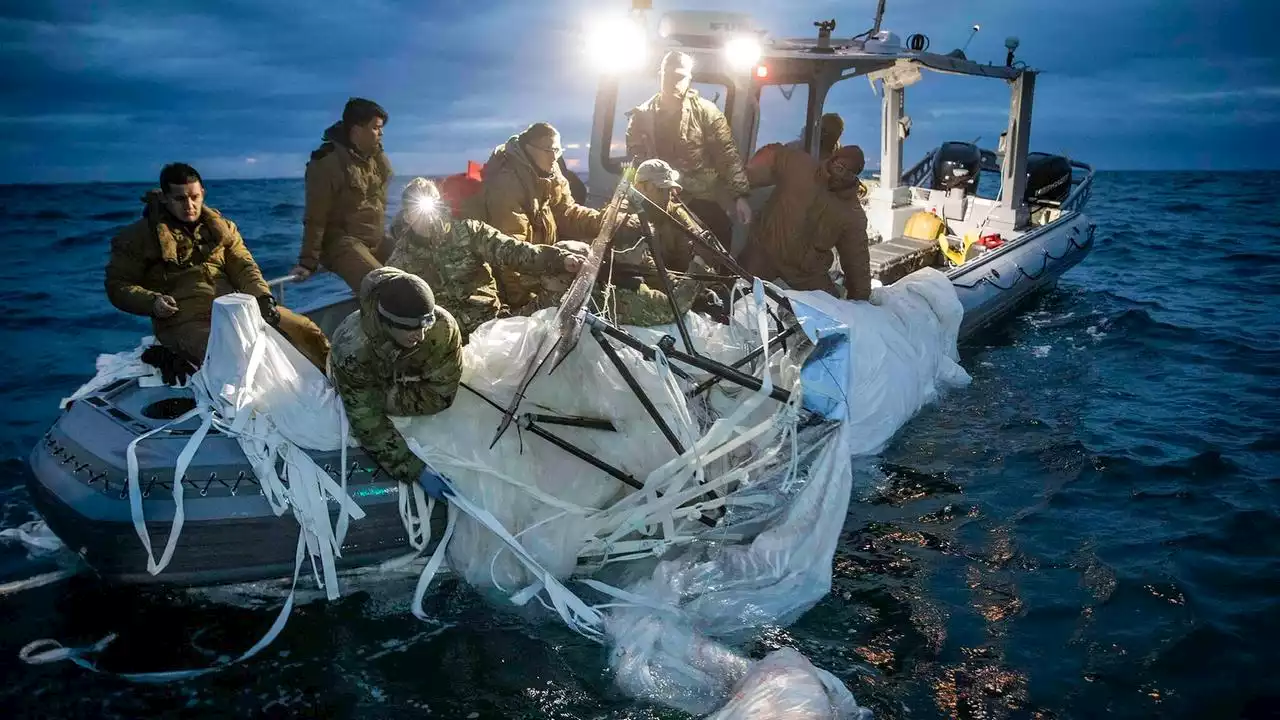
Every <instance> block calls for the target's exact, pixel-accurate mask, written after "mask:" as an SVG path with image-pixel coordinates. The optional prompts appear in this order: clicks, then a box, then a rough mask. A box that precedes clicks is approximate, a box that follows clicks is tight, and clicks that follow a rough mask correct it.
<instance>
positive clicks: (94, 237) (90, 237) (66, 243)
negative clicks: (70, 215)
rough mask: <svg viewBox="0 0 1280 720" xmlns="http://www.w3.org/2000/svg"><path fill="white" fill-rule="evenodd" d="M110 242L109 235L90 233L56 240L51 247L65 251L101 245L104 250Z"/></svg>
mask: <svg viewBox="0 0 1280 720" xmlns="http://www.w3.org/2000/svg"><path fill="white" fill-rule="evenodd" d="M110 240H111V235H110V233H100V232H91V233H84V234H83V235H70V236H67V237H63V238H58V241H57V242H55V243H54V244H53V246H54V247H55V248H59V249H62V250H67V249H70V248H77V247H86V246H90V245H101V246H102V247H103V249H106V247H107V243H108V242H110Z"/></svg>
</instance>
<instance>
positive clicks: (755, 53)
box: [724, 37, 760, 70]
mask: <svg viewBox="0 0 1280 720" xmlns="http://www.w3.org/2000/svg"><path fill="white" fill-rule="evenodd" d="M724 54H725V58H726V59H728V61H729V66H730V67H732V68H733V69H735V70H750V69H751V68H752V67H754V66H755V64H756V63H757V62H759V60H760V41H759V40H757V39H755V38H753V37H736V38H733V39H731V40H730V41H729V42H727V43H725V44H724Z"/></svg>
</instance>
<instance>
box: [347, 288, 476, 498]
mask: <svg viewBox="0 0 1280 720" xmlns="http://www.w3.org/2000/svg"><path fill="white" fill-rule="evenodd" d="M330 367H331V371H332V379H333V384H334V386H335V387H336V388H337V390H338V394H339V395H340V396H341V397H342V403H343V405H344V406H345V407H346V411H347V419H348V421H349V422H350V423H351V432H352V433H354V434H355V436H356V439H358V440H359V441H360V444H361V445H362V446H363V447H364V449H365V450H367V451H368V452H369V454H370V455H371V456H372V457H373V459H374V461H376V462H377V463H378V465H380V466H381V467H382V469H383V470H385V471H386V472H387V473H389V474H390V475H391V476H392V477H394V478H396V479H397V480H400V481H402V482H408V483H411V482H419V483H421V484H422V485H423V486H424V487H426V488H427V491H428V492H432V494H436V495H437V496H438V488H439V485H438V484H435V485H433V484H431V482H430V481H431V478H432V477H433V474H432V473H431V472H430V471H427V470H426V469H425V464H424V463H423V462H422V460H421V459H419V458H418V457H417V456H416V455H414V454H413V451H412V450H410V449H409V446H408V445H407V444H405V441H404V438H403V437H401V435H400V433H399V431H398V430H396V428H395V425H393V424H392V423H391V420H390V419H389V418H388V416H389V415H395V416H403V415H434V414H435V413H438V412H441V411H443V410H445V409H447V408H448V407H449V406H450V405H452V404H453V398H454V395H455V394H456V393H457V390H458V384H459V382H461V380H462V336H461V334H460V333H459V332H458V323H457V321H455V320H454V318H453V315H451V314H450V313H449V312H448V311H447V310H445V309H444V308H442V307H439V306H437V305H436V304H435V298H434V296H433V294H432V291H431V287H430V286H428V285H427V283H426V282H425V281H424V280H422V279H421V278H419V277H417V276H416V275H412V274H410V273H407V272H404V271H403V270H400V269H398V268H395V267H382V268H378V269H376V270H374V271H372V272H370V273H369V274H368V275H367V276H365V279H364V281H363V282H362V283H361V285H360V309H359V310H357V311H355V312H353V313H351V314H350V315H348V316H347V318H346V319H345V320H343V321H342V324H341V325H339V326H338V329H337V330H336V331H335V332H334V334H333V350H332V352H331V355H330ZM433 488H434V489H435V491H433Z"/></svg>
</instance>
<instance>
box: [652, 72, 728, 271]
mask: <svg viewBox="0 0 1280 720" xmlns="http://www.w3.org/2000/svg"><path fill="white" fill-rule="evenodd" d="M660 81H661V83H662V85H661V90H660V91H659V92H658V93H657V94H655V95H654V96H653V97H651V98H649V99H648V100H646V101H645V102H644V103H642V104H640V105H639V106H638V107H636V108H634V109H632V110H631V111H630V112H629V113H628V115H630V118H629V119H628V121H627V155H628V156H629V157H631V158H633V159H634V160H635V161H636V162H637V163H639V162H643V161H645V160H649V159H652V158H658V159H661V160H665V161H667V162H668V163H670V164H671V166H672V167H674V168H675V169H676V170H678V171H679V172H680V175H681V177H682V178H683V183H682V184H683V185H684V188H685V202H686V203H688V206H689V209H690V210H692V211H693V213H694V214H695V215H697V216H698V217H699V218H701V219H702V220H703V222H705V223H706V224H707V227H708V228H709V229H710V230H711V232H712V233H713V234H714V235H715V236H716V238H717V239H719V240H720V242H721V243H724V245H725V246H726V247H728V246H729V245H730V244H731V243H732V232H733V227H732V223H731V222H730V220H729V216H728V215H727V214H726V213H725V211H724V208H723V207H722V206H721V205H720V199H721V197H722V195H724V194H725V193H727V194H728V195H729V196H730V197H731V198H733V200H734V205H735V208H736V211H737V215H738V221H739V222H740V223H742V224H743V225H746V224H748V223H750V222H751V208H750V207H749V206H748V205H747V196H748V195H749V194H750V193H751V186H750V185H748V184H747V176H746V172H745V170H744V168H743V164H742V157H741V156H740V155H739V153H738V148H737V145H735V144H734V142H733V133H732V131H731V130H730V129H729V121H728V120H726V119H725V116H724V113H722V112H720V108H718V107H716V105H715V103H713V102H711V101H710V100H707V99H705V98H703V97H701V96H700V95H698V91H696V90H694V89H692V88H691V87H690V86H691V85H692V82H693V58H691V57H690V56H688V55H686V54H685V53H682V52H677V51H674V50H673V51H671V52H668V53H667V54H666V55H665V56H664V57H663V58H662V68H661V73H660Z"/></svg>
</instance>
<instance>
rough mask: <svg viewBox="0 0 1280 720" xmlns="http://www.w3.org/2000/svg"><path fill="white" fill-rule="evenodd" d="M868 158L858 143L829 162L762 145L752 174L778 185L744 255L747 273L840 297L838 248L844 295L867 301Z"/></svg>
mask: <svg viewBox="0 0 1280 720" xmlns="http://www.w3.org/2000/svg"><path fill="white" fill-rule="evenodd" d="M863 163H864V159H863V155H862V149H861V148H859V147H858V146H857V145H846V146H845V147H842V148H840V149H839V150H836V151H835V152H833V153H832V154H831V156H830V157H828V158H827V159H826V160H823V161H818V160H816V159H815V158H814V157H813V156H812V155H810V154H809V153H807V152H804V150H801V149H796V148H791V147H787V146H784V145H780V144H778V143H772V144H769V145H766V146H764V147H762V148H760V150H759V152H757V153H756V154H755V156H754V157H753V158H751V162H750V163H749V164H748V166H747V177H748V178H750V180H751V184H752V185H753V186H755V187H765V186H769V185H772V186H773V192H772V193H771V194H770V195H769V198H768V199H767V200H766V201H765V204H764V208H763V209H762V210H761V211H760V218H759V220H758V221H757V222H756V224H755V226H754V227H753V228H752V229H751V236H750V240H749V242H748V244H747V249H746V252H745V253H744V254H743V259H742V260H743V262H742V264H743V266H744V267H745V268H746V269H747V271H748V272H750V273H751V274H753V275H756V276H758V277H760V278H762V279H764V280H773V281H781V282H782V283H784V284H785V285H786V286H787V287H789V288H792V289H794V290H823V291H825V292H827V293H830V294H831V295H834V296H835V297H841V292H840V290H841V288H838V287H836V284H835V283H834V282H832V280H831V273H830V269H831V267H832V265H834V264H835V258H834V257H833V256H832V250H835V251H837V252H838V253H839V256H840V265H841V269H842V270H843V272H844V288H843V290H844V293H843V297H844V298H845V299H846V300H866V299H868V298H869V297H870V296H871V257H870V251H869V249H868V245H867V242H868V241H867V216H866V213H865V212H864V211H863V209H862V204H861V203H860V202H859V201H858V187H859V180H858V173H860V172H862V167H863Z"/></svg>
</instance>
